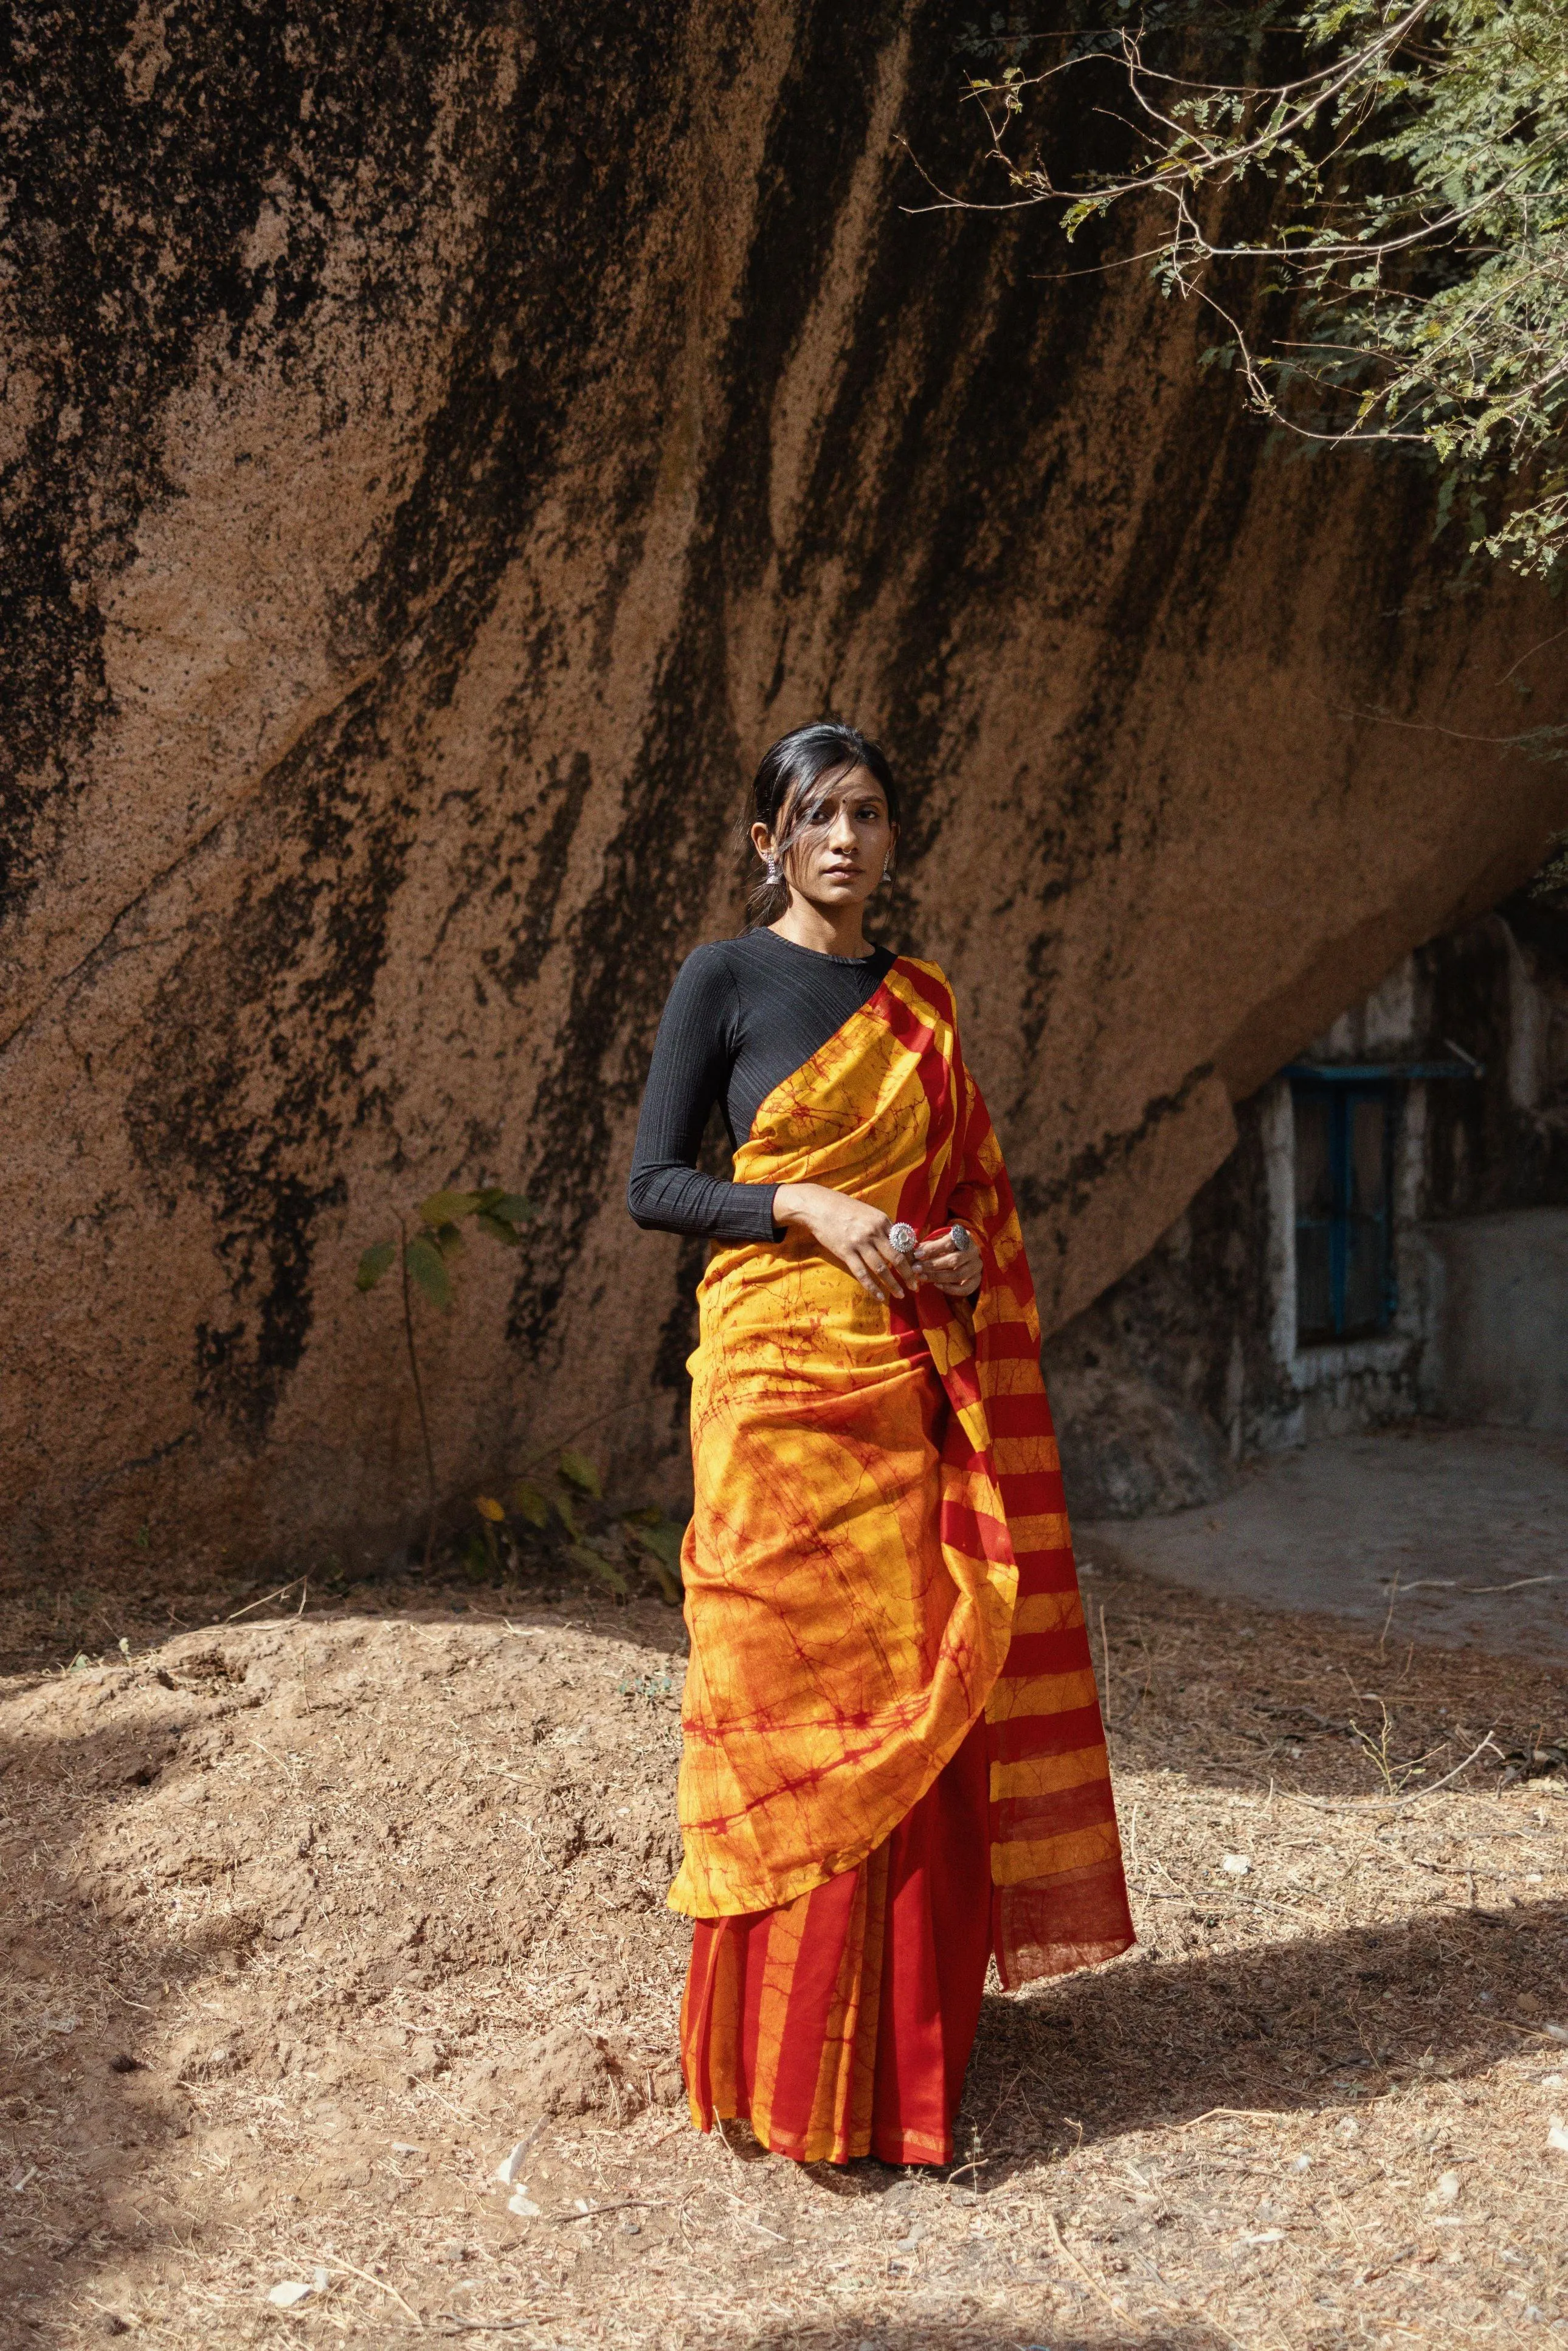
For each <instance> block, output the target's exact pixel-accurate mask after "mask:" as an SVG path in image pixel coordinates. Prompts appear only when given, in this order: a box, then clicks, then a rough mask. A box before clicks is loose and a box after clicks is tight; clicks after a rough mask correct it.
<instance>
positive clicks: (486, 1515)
mask: <svg viewBox="0 0 1568 2351" xmlns="http://www.w3.org/2000/svg"><path fill="white" fill-rule="evenodd" d="M474 1508H475V1509H476V1510H477V1511H478V1513H479V1516H480V1517H481V1518H482V1519H489V1520H492V1521H493V1522H494V1523H495V1524H496V1525H497V1526H500V1525H501V1524H502V1523H503V1521H504V1520H505V1519H506V1515H507V1513H506V1511H505V1510H503V1509H502V1508H501V1505H500V1503H499V1502H497V1499H496V1497H495V1496H494V1494H476V1495H475V1497H474Z"/></svg>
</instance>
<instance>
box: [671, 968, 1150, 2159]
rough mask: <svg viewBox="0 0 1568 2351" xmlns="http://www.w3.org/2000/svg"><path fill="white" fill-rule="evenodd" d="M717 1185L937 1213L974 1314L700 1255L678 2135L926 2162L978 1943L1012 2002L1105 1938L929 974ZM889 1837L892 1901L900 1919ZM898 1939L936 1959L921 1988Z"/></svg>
mask: <svg viewBox="0 0 1568 2351" xmlns="http://www.w3.org/2000/svg"><path fill="white" fill-rule="evenodd" d="M735 1172H736V1176H737V1180H738V1181H740V1182H743V1183H750V1184H763V1183H767V1184H788V1183H797V1184H805V1183H810V1184H822V1185H827V1186H831V1188H832V1189H833V1190H835V1191H841V1192H844V1193H848V1194H851V1195H852V1196H855V1197H856V1198H859V1199H862V1200H865V1201H868V1202H870V1203H872V1204H873V1206H875V1207H880V1208H882V1209H883V1211H884V1213H885V1214H886V1215H887V1216H888V1217H890V1218H892V1219H893V1220H894V1221H899V1220H902V1221H904V1222H905V1223H907V1224H910V1225H913V1226H914V1227H915V1229H916V1231H917V1232H919V1233H920V1234H921V1235H922V1237H923V1238H924V1237H925V1236H926V1235H928V1234H932V1233H937V1232H940V1231H942V1230H944V1229H945V1228H946V1227H947V1226H948V1225H950V1224H953V1223H962V1224H964V1225H966V1226H967V1228H969V1230H970V1231H971V1232H972V1233H973V1234H974V1235H975V1237H976V1238H977V1241H978V1243H979V1245H980V1249H981V1251H982V1256H983V1259H984V1265H985V1278H984V1282H983V1285H982V1288H981V1290H980V1292H979V1295H978V1296H977V1298H976V1299H975V1300H973V1301H967V1300H955V1299H950V1298H948V1297H946V1295H945V1294H944V1293H943V1292H941V1291H940V1290H936V1288H935V1287H934V1286H932V1285H930V1284H928V1283H923V1284H921V1285H920V1286H919V1287H918V1288H917V1289H916V1290H915V1291H914V1293H913V1294H912V1295H910V1296H908V1297H905V1298H903V1299H896V1300H894V1301H891V1303H890V1302H888V1301H883V1300H878V1299H873V1298H868V1297H867V1296H866V1295H865V1293H864V1292H863V1291H862V1289H861V1288H860V1285H859V1284H858V1282H856V1281H855V1280H854V1279H853V1277H852V1275H851V1274H849V1273H848V1272H847V1271H846V1270H844V1269H843V1268H842V1267H841V1266H840V1265H838V1264H837V1263H836V1261H835V1260H833V1259H830V1258H829V1257H827V1256H826V1255H825V1254H824V1253H823V1252H822V1251H821V1249H819V1248H818V1247H817V1245H816V1244H815V1243H814V1242H813V1241H812V1240H811V1239H810V1237H809V1236H808V1235H805V1234H803V1233H800V1232H796V1231H793V1230H792V1231H791V1232H790V1233H789V1236H788V1238H786V1239H784V1240H783V1241H780V1242H778V1243H747V1244H745V1245H741V1246H735V1247H727V1248H724V1249H718V1250H717V1251H716V1253H715V1255H714V1257H713V1259H712V1260H711V1262H710V1263H709V1266H708V1269H707V1271H706V1274H705V1276H704V1278H703V1281H702V1284H701V1286H700V1289H699V1291H698V1298H699V1304H700V1311H701V1324H700V1337H699V1342H698V1345H697V1350H696V1353H695V1355H694V1356H693V1358H692V1363H691V1371H692V1376H693V1394H692V1455H693V1466H694V1478H695V1508H694V1512H693V1517H692V1521H691V1525H690V1527H689V1528H688V1530H687V1534H686V1541H685V1551H684V1553H683V1560H682V1565H683V1571H684V1574H685V1588H686V1603H685V1614H686V1625H687V1629H688V1632H689V1635H690V1640H691V1661H690V1665H689V1667H688V1669H687V1675H686V1684H685V1701H684V1706H683V1731H684V1750H683V1760H682V1765H681V1778H680V1795H679V1808H680V1819H681V1830H682V1838H683V1844H684V1848H685V1858H684V1862H683V1865H682V1868H681V1871H680V1874H679V1876H677V1878H676V1880H675V1883H674V1886H673V1888H672V1889H671V1894H670V1903H671V1907H673V1908H674V1909H676V1910H680V1911H684V1912H685V1913H687V1914H688V1915H689V1916H691V1917H694V1918H695V1920H697V1921H698V1922H699V1923H698V1926H697V1928H696V1935H695V1944H694V1953H693V1970H692V1976H691V1980H690V1981H689V1983H688V1988H687V1996H686V2001H685V2008H684V2011H683V2056H684V2060H685V2071H686V2081H687V2087H688V2092H689V2094H690V2097H691V2103H692V2111H693V2116H694V2119H695V2120H696V2121H697V2122H698V2124H699V2126H702V2127H704V2128H706V2127H708V2126H709V2125H710V2124H711V2122H712V2120H713V2117H714V2116H715V2114H718V2115H721V2116H727V2115H729V2114H747V2115H749V2116H751V2118H752V2120H753V2124H754V2127H757V2128H758V2136H759V2137H764V2139H765V2140H766V2142H767V2143H768V2144H769V2145H773V2144H775V2143H777V2144H778V2145H779V2148H780V2151H782V2152H789V2153H794V2154H799V2155H801V2156H803V2157H804V2158H805V2159H807V2160H814V2159H817V2158H819V2157H820V2156H822V2155H827V2156H830V2157H831V2158H833V2159H836V2160H844V2159H845V2158H847V2157H848V2156H851V2155H853V2154H860V2153H864V2152H866V2151H868V2150H869V2148H870V2147H872V2146H873V2143H874V2144H875V2145H876V2146H877V2147H878V2148H879V2150H880V2149H881V2148H882V2147H889V2148H890V2149H891V2147H893V2145H894V2144H895V2143H897V2144H901V2145H902V2144H910V2145H911V2146H913V2143H914V2141H915V2140H918V2141H921V2142H925V2141H927V2140H930V2141H934V2142H935V2144H934V2145H933V2146H932V2147H931V2151H930V2152H929V2153H927V2154H925V2155H920V2154H916V2153H915V2152H913V2151H912V2152H911V2153H908V2154H904V2155H901V2156H900V2155H894V2156H892V2158H891V2159H894V2160H903V2161H910V2160H922V2159H924V2160H929V2161H940V2160H943V2159H945V2158H946V2153H947V2151H948V2146H949V2144H950V2142H949V2141H948V2139H947V2137H946V2130H947V2126H948V2125H949V2124H950V2122H951V2113H952V2105H953V2103H954V2102H955V2101H956V2087H955V2086H954V2085H953V2083H952V2080H951V2078H950V2077H951V2074H952V2069H953V2065H954V2064H955V2062H957V2061H956V2058H955V2052H956V2049H957V2047H958V2044H959V2043H960V2042H961V2043H962V2058H964V2059H967V2053H968V2041H969V2040H970V2039H972V2036H973V2032H974V2027H975V2022H976V2020H977V2015H978V2007H979V1986H980V1983H981V1982H982V1981H983V1977H984V1966H985V1958H986V1956H987V1955H989V1956H994V1958H995V1959H996V1962H997V1967H998V1973H999V1975H1000V1979H1001V1981H1002V1983H1003V1985H1004V1986H1006V1987H1011V1986H1013V1985H1016V1984H1019V1983H1022V1982H1025V1981H1028V1980H1030V1979H1031V1978H1033V1977H1037V1976H1043V1975H1052V1974H1059V1973H1061V1972H1064V1971H1065V1970H1068V1969H1071V1968H1075V1967H1082V1966H1084V1965H1086V1964H1089V1963H1091V1962H1092V1961H1094V1960H1099V1959H1108V1958H1110V1957H1112V1956H1113V1955H1114V1954H1115V1953H1116V1952H1118V1951H1121V1950H1124V1949H1126V1948H1127V1947H1128V1945H1129V1944H1130V1943H1131V1942H1132V1940H1133V1930H1132V1922H1131V1919H1130V1917H1129V1915H1128V1910H1127V1898H1126V1889H1125V1885H1124V1878H1123V1874H1122V1865H1121V1855H1120V1848H1119V1844H1118V1841H1117V1835H1116V1824H1115V1813H1114V1808H1113V1802H1112V1797H1111V1785H1110V1775H1109V1770H1108V1767H1107V1763H1106V1757H1105V1744H1104V1736H1103V1729H1102V1727H1101V1721H1100V1711H1099V1705H1098V1699H1097V1695H1096V1690H1095V1685H1094V1677H1093V1672H1092V1667H1091V1664H1090V1657H1089V1648H1088V1641H1087V1636H1086V1634H1085V1630H1084V1625H1083V1614H1082V1606H1081V1604H1080V1601H1079V1594H1078V1583H1077V1576H1076V1573H1075V1571H1074V1567H1073V1561H1072V1551H1071V1541H1070V1538H1069V1534H1068V1527H1067V1520H1066V1515H1065V1510H1064V1508H1063V1501H1062V1493H1061V1470H1060V1464H1059V1460H1058V1457H1057V1449H1056V1442H1055V1437H1054V1435H1053V1433H1052V1429H1051V1414H1050V1408H1049V1406H1048V1405H1047V1403H1046V1397H1045V1390H1044V1385H1043V1383H1042V1381H1041V1378H1040V1325H1039V1320H1038V1316H1037V1314H1036V1311H1035V1303H1034V1291H1033V1286H1032V1284H1031V1282H1030V1275H1029V1268H1028V1263H1027V1260H1026V1259H1025V1256H1024V1249H1023V1239H1022V1235H1021V1233H1020V1232H1019V1224H1018V1218H1017V1215H1016V1213H1015V1211H1014V1207H1013V1203H1012V1196H1011V1193H1010V1190H1009V1186H1008V1180H1007V1175H1006V1171H1005V1169H1004V1167H1003V1165H1002V1158H1001V1153H1000V1150H999V1148H998V1144H997V1140H996V1136H995V1134H994V1133H993V1131H992V1128H991V1124H990V1121H989V1118H988V1115H987V1113H986V1108H985V1104H984V1102H982V1101H981V1099H980V1095H979V1092H978V1090H977V1088H976V1086H975V1084H974V1081H973V1080H972V1079H971V1078H970V1077H969V1075H968V1072H967V1070H966V1069H965V1067H964V1063H963V1058H962V1054H961V1051H960V1049H959V1044H958V1037H957V1029H956V1021H955V1018H954V1011H953V1002H952V998H951V995H950V992H949V990H948V988H947V985H946V980H945V979H944V978H943V977H942V975H941V973H940V972H939V971H938V970H937V969H936V967H934V966H932V965H929V964H923V963H916V962H915V961H913V960H911V959H909V958H905V957H901V958H900V959H899V960H898V962H897V963H895V964H894V967H893V968H892V970H891V971H890V972H889V973H888V974H887V977H885V979H884V980H883V983H882V985H881V987H879V988H878V989H877V991H876V993H875V994H874V995H873V997H872V998H870V999H869V1001H868V1002H867V1003H866V1004H864V1005H863V1006H862V1008H860V1009H859V1010H858V1011H857V1012H855V1013H853V1014H852V1015H851V1017H850V1019H848V1020H847V1021H845V1023H844V1024H843V1026H842V1027H841V1029H837V1030H836V1031H835V1032H834V1034H833V1035H832V1036H831V1038H829V1039H828V1040H827V1042H826V1043H825V1044H823V1045H822V1046H821V1047H820V1048H819V1050H817V1052H815V1053H814V1054H812V1055H811V1057H810V1060H809V1061H806V1062H804V1063H803V1064H802V1066H801V1067H800V1069H799V1070H797V1071H795V1072H794V1074H793V1075H792V1076H791V1077H789V1078H788V1079H786V1080H785V1081H783V1082H782V1083H781V1084H780V1085H779V1086H777V1087H775V1088H774V1090H773V1092H771V1093H770V1094H769V1095H768V1097H767V1099H766V1100H765V1101H764V1102H763V1103H762V1104H761V1106H760V1107H759V1109H758V1113H757V1115H756V1118H755V1120H754V1121H753V1123H752V1128H751V1133H750V1134H749V1135H748V1137H747V1141H746V1142H745V1143H744V1144H742V1145H741V1147H740V1149H739V1150H738V1151H737V1154H736V1160H735ZM972 1734H973V1736H972ZM960 1750H966V1751H967V1752H968V1753H970V1754H971V1757H977V1758H978V1759H979V1761H981V1762H982V1763H983V1767H984V1769H983V1779H982V1777H981V1776H977V1772H976V1771H974V1770H972V1769H971V1770H970V1771H968V1773H967V1776H966V1773H965V1771H964V1768H963V1765H962V1763H961V1762H959V1763H958V1764H956V1762H955V1759H958V1758H959V1755H960ZM950 1767H952V1772H953V1776H951V1777H950ZM939 1781H940V1782H942V1786H941V1789H940V1790H938V1788H937V1783H938V1782H939ZM933 1799H935V1806H933V1802H932V1801H931V1800H933ZM917 1808H924V1812H925V1814H926V1815H928V1817H925V1818H920V1817H917ZM901 1826H902V1827H903V1828H904V1835H903V1838H902V1840H900V1839H899V1837H898V1835H897V1834H896V1833H898V1832H899V1831H900V1829H901ZM922 1840H924V1842H922ZM966 1845H967V1846H970V1847H973V1848H977V1850H978V1851H979V1853H980V1854H981V1855H982V1856H983V1862H984V1866H983V1867H982V1868H981V1869H980V1870H979V1871H978V1872H977V1873H976V1872H974V1871H971V1872H970V1878H971V1880H972V1883H971V1885H970V1886H969V1888H968V1890H967V1891H964V1890H962V1889H963V1883H964V1879H963V1870H962V1867H961V1860H962V1855H963V1851H964V1849H965V1847H966ZM915 1846H918V1847H919V1849H920V1850H921V1851H922V1852H924V1853H925V1855H926V1864H925V1866H923V1867H922V1868H919V1869H916V1870H915V1879H916V1880H917V1881H918V1883H919V1886H922V1887H923V1888H924V1889H925V1890H924V1892H923V1893H918V1894H917V1895H916V1896H915V1897H912V1898H911V1899H909V1900H906V1901H905V1902H904V1905H903V1910H902V1912H901V1911H900V1907H899V1904H898V1902H897V1900H896V1899H895V1900H894V1901H892V1902H891V1903H890V1899H889V1892H888V1888H889V1885H890V1882H891V1883H892V1884H893V1885H894V1888H895V1891H896V1889H897V1888H898V1886H901V1885H902V1884H903V1882H904V1880H903V1878H901V1876H900V1873H901V1871H902V1872H904V1876H907V1875H908V1867H907V1865H908V1864H909V1855H910V1850H912V1849H913V1848H914V1847H915ZM839 1881H843V1883H842V1885H840V1883H839ZM956 1888H957V1889H959V1890H958V1891H957V1892H956V1891H955V1889H956ZM830 1889H831V1890H830ZM922 1902H925V1905H926V1909H927V1913H928V1917H927V1923H926V1925H925V1928H921V1927H920V1926H919V1924H918V1920H917V1919H916V1917H915V1913H916V1912H917V1911H918V1910H919V1907H920V1904H921V1903H922ZM971 1911H977V1913H978V1917H979V1920H980V1922H981V1924H980V1927H979V1928H978V1930H977V1933H974V1932H971V1931H970V1926H971V1924H972V1921H970V1919H969V1917H968V1914H969V1913H970V1912H971ZM960 1913H962V1914H963V1915H962V1916H960ZM911 1938H913V1940H912V1939H911ZM927 1943H929V1944H932V1945H934V1947H935V1948H936V1949H946V1950H948V1951H949V1952H957V1953H969V1956H968V1957H967V1959H963V1960H962V1963H960V1961H959V1959H954V1961H953V1964H952V1965H951V1966H950V1967H949V1968H948V1969H947V1978H948V1981H947V1985H946V1991H944V1988H943V1983H942V1981H941V1977H942V1969H941V1967H939V1966H937V1965H936V1962H935V1961H933V1962H931V1963H930V1964H926V1963H925V1962H924V1961H923V1960H922V1959H921V1958H920V1950H921V1949H922V1947H923V1946H924V1945H925V1944H927ZM971 1943H973V1944H975V1947H976V1949H978V1950H979V1952H980V1958H979V1962H978V1971H977V1970H976V1965H975V1962H974V1958H973V1953H972V1952H969V1946H970V1944H971ZM922 1980H925V1994H924V1995H923V1994H921V1993H920V1992H919V1991H915V1992H914V1993H911V1992H910V1991H909V1989H908V1988H909V1986H910V1985H911V1984H914V1985H916V1986H918V1985H919V1983H920V1982H921V1981H922ZM923 1997H926V1998H927V2000H928V2004H929V2001H931V2000H934V2001H935V2002H936V2027H935V2029H934V2030H929V2031H927V2032H925V2038H924V2041H923V2040H922V2036H921V2033H920V2032H918V2031H916V2030H915V2023H914V2022H912V2018H913V2011H912V2010H911V2008H910V2001H911V2000H912V1999H913V2001H914V2002H915V2007H918V2006H919V2003H920V2000H921V1999H922V1998H923ZM971 2007H972V2008H973V2011H974V2014H973V2016H971V2017H970V2018H969V2021H968V2024H967V2033H966V2032H965V2030H964V2017H965V2015H966V2013H967V2011H968V2010H969V2009H970V2008H971ZM926 2022H927V2024H928V2025H929V2024H930V2022H931V2019H930V2018H929V2017H928V2018H927V2020H926ZM813 2069H814V2070H813ZM962 2071H963V2067H962V2063H961V2062H957V2081H958V2082H959V2083H961V2081H962ZM808 2077H809V2078H810V2092H809V2095H808V2091H807V2087H806V2085H807V2082H808ZM780 2082H782V2083H783V2084H784V2095H783V2096H782V2097H781V2096H780V2092H779V2084H780ZM923 2085H924V2086H923ZM933 2085H936V2086H935V2087H934V2086H933ZM906 2107H907V2108H909V2109H910V2110H911V2111H914V2110H915V2109H918V2111H919V2114H920V2116H921V2119H920V2120H919V2121H918V2122H917V2123H915V2124H913V2125H912V2126H910V2128H908V2129H905V2128H904V2126H903V2125H902V2124H900V2123H899V2122H898V2120H897V2119H896V2114H895V2112H894V2110H895V2109H896V2110H898V2111H899V2112H902V2111H903V2110H904V2108H906ZM944 2109H945V2114H943V2118H942V2119H941V2123H940V2127H939V2128H937V2129H936V2130H933V2129H932V2128H931V2126H930V2117H931V2116H932V2115H933V2114H939V2113H942V2110H944ZM770 2132H771V2133H772V2136H771V2137H770V2136H769V2133H770Z"/></svg>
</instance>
